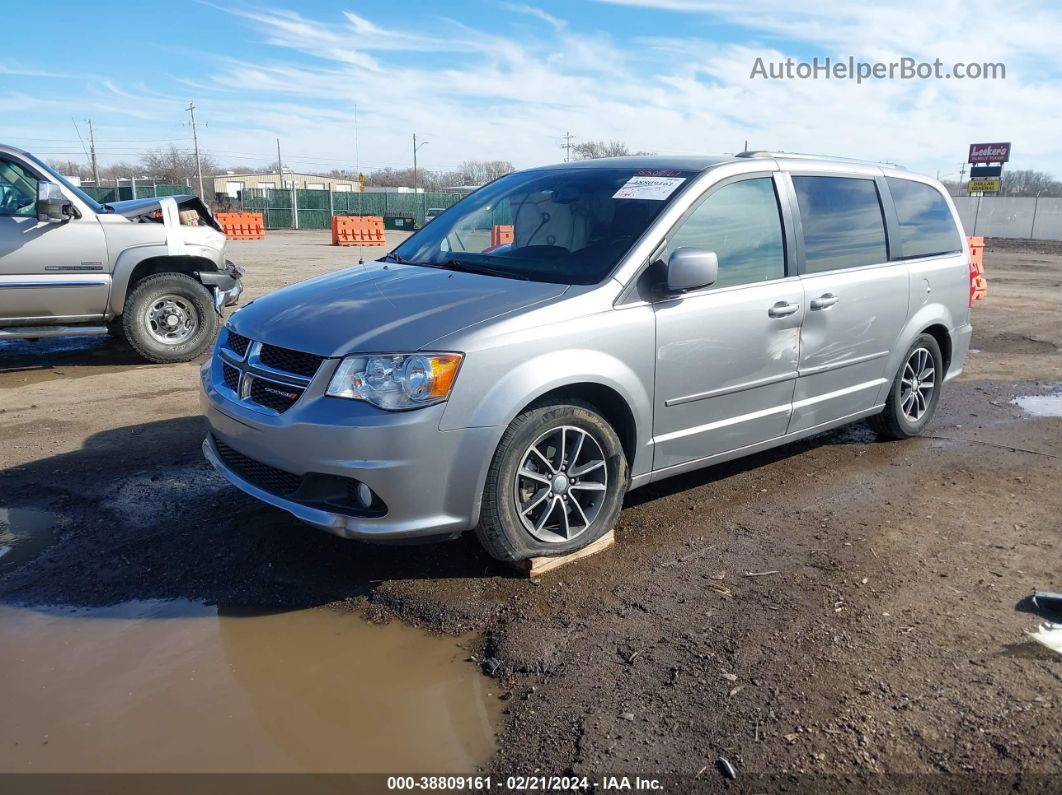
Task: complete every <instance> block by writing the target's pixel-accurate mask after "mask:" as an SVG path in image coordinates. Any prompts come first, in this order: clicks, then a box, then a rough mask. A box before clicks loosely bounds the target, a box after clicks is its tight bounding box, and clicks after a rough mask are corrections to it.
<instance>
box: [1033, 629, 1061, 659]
mask: <svg viewBox="0 0 1062 795" xmlns="http://www.w3.org/2000/svg"><path fill="white" fill-rule="evenodd" d="M1025 634H1026V635H1028V636H1029V637H1030V638H1032V639H1033V640H1035V641H1036V642H1037V643H1042V644H1044V645H1045V646H1046V647H1047V648H1049V649H1051V650H1052V651H1057V652H1058V653H1059V654H1062V624H1052V623H1051V622H1050V621H1044V622H1043V623H1042V624H1040V626H1039V627H1038V628H1037V630H1036V632H1026V633H1025Z"/></svg>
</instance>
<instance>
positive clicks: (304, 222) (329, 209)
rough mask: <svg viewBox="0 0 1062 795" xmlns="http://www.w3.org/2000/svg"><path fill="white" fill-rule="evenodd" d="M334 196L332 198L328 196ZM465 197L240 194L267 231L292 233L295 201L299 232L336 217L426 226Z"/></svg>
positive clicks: (278, 191) (329, 222)
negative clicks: (432, 214)
mask: <svg viewBox="0 0 1062 795" xmlns="http://www.w3.org/2000/svg"><path fill="white" fill-rule="evenodd" d="M330 193H331V196H329V194H330ZM464 195H465V194H463V193H377V192H372V193H353V192H340V191H332V192H330V191H327V190H295V191H291V190H289V189H279V188H251V189H247V190H243V191H240V205H241V208H242V209H243V211H245V212H259V213H262V216H263V221H264V222H265V227H266V229H293V228H295V225H294V223H293V221H294V217H293V213H292V199H293V198H294V201H295V204H296V206H297V207H298V221H299V225H298V228H299V229H330V228H331V227H332V216H333V215H380V216H383V217H384V218H412V219H413V222H414V223H415V224H416V225H417V226H422V225H423V224H424V213H426V212H427V211H428V209H429V208H433V207H442V208H446V207H449V206H450V205H451V204H453V203H454V202H456V201H457V200H458V199H461V198H462V197H463V196H464Z"/></svg>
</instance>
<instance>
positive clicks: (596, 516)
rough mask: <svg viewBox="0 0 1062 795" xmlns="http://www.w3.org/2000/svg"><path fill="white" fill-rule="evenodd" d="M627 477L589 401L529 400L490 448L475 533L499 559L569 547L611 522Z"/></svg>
mask: <svg viewBox="0 0 1062 795" xmlns="http://www.w3.org/2000/svg"><path fill="white" fill-rule="evenodd" d="M627 484H628V470H627V458H626V456H625V455H624V454H623V447H622V445H621V444H620V440H619V437H618V436H617V435H616V431H615V430H614V429H613V428H612V426H611V425H609V423H608V422H607V421H606V420H605V419H604V418H603V417H601V415H600V414H598V412H597V410H596V409H595V408H594V407H593V406H591V405H590V404H589V403H585V402H583V401H581V400H577V399H569V400H565V401H551V402H548V403H542V404H539V405H537V406H532V407H531V408H529V409H528V410H527V411H525V412H523V413H522V414H520V416H518V417H517V418H516V419H514V420H513V421H512V423H511V424H510V425H509V427H508V429H506V431H505V434H504V436H502V440H501V442H500V443H499V444H498V449H497V450H496V451H495V453H494V458H493V460H492V461H491V466H490V470H489V472H488V473H487V483H486V486H485V488H484V492H483V507H482V511H481V514H480V521H479V524H478V525H477V527H476V537H477V538H478V539H479V541H480V543H481V544H482V545H483V547H484V549H486V550H487V553H488V554H489V555H490V556H491V557H493V558H495V559H497V560H503V561H515V560H524V559H526V558H531V557H537V556H546V555H564V554H567V553H569V552H574V551H575V550H577V549H582V548H583V547H585V546H587V545H588V544H591V543H592V542H594V541H596V540H597V539H599V538H601V536H603V535H605V533H607V532H608V531H609V530H611V529H612V528H613V527H614V526H615V524H616V520H617V519H618V518H619V513H620V509H621V508H622V507H623V495H624V493H625V492H626V490H627Z"/></svg>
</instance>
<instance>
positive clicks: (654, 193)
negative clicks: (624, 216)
mask: <svg viewBox="0 0 1062 795" xmlns="http://www.w3.org/2000/svg"><path fill="white" fill-rule="evenodd" d="M685 181H686V178H685V177H631V178H630V179H629V180H627V182H626V183H624V185H623V187H622V188H620V189H619V190H618V191H616V193H615V194H614V195H613V197H612V198H613V199H656V200H658V201H659V200H663V199H666V198H667V197H668V196H670V195H671V194H672V193H674V192H675V188H677V187H678V186H679V185H681V184H682V183H683V182H685Z"/></svg>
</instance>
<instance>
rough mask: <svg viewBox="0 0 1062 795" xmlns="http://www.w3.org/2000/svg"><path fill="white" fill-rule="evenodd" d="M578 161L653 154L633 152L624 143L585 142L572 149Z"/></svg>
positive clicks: (649, 153)
mask: <svg viewBox="0 0 1062 795" xmlns="http://www.w3.org/2000/svg"><path fill="white" fill-rule="evenodd" d="M572 152H574V153H575V159H576V160H596V159H597V158H599V157H623V156H624V155H651V154H653V153H652V152H632V151H631V150H630V147H628V146H627V144H625V143H623V141H608V142H607V143H606V142H605V141H583V142H582V143H581V144H575V146H573V147H572Z"/></svg>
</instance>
